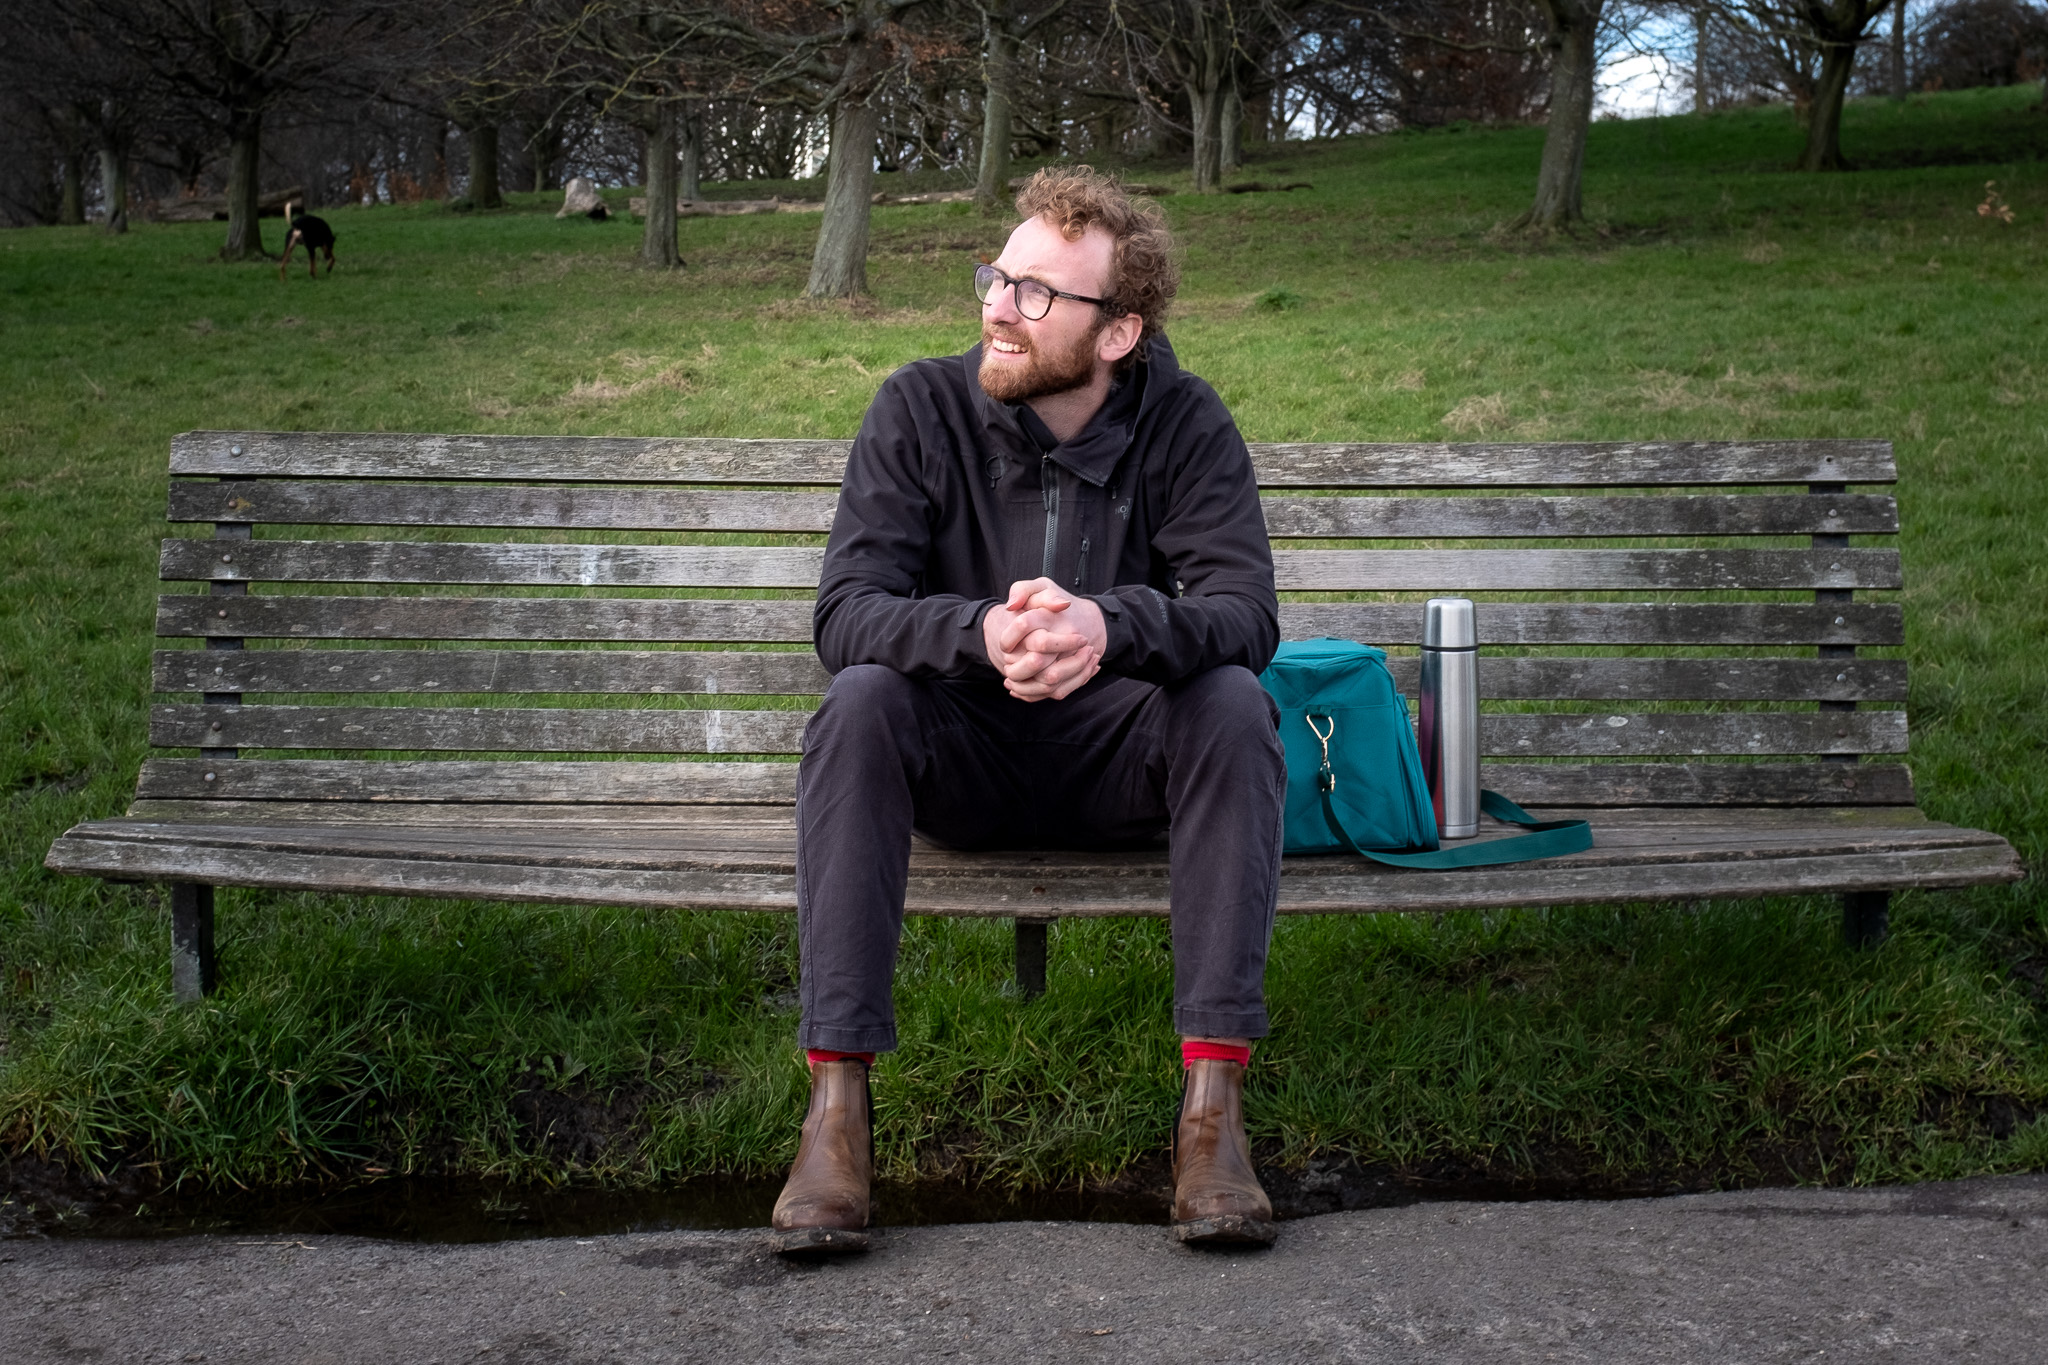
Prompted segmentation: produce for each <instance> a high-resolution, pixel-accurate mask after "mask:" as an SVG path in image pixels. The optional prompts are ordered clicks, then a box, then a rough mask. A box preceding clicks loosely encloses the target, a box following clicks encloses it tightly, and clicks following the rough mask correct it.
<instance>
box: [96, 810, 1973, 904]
mask: <svg viewBox="0 0 2048 1365" xmlns="http://www.w3.org/2000/svg"><path fill="white" fill-rule="evenodd" d="M237 805H238V806H244V807H246V805H247V803H237ZM236 813H237V814H243V815H250V816H253V817H255V818H253V819H252V820H250V821H249V822H248V823H241V824H238V823H235V822H233V821H229V820H222V819H218V818H207V819H203V820H199V821H138V820H133V819H127V820H122V821H118V822H96V827H100V828H105V827H106V826H107V825H108V824H111V825H114V826H116V827H118V830H119V831H120V832H121V833H122V834H125V835H127V836H129V837H131V838H133V839H134V840H135V841H137V842H149V843H155V842H162V841H164V840H166V839H177V840H179V841H181V842H185V843H188V844H191V845H194V846H200V847H213V848H241V849H249V850H263V851H267V852H279V853H288V852H313V853H334V854H340V855H343V856H355V857H384V858H394V859H404V860H411V861H420V862H425V861H443V862H455V863H505V864H517V865H525V866H550V867H581V868H589V869H598V870H602V869H617V868H645V869H657V868H663V869H683V868H693V869H698V870H705V871H712V870H717V871H754V872H792V871H794V870H795V864H796V856H797V834H796V822H795V819H794V814H793V812H791V811H790V810H788V809H787V808H780V809H777V808H770V807H763V806H755V807H748V808H742V809H739V810H734V809H733V808H730V807H670V808H668V811H667V812H666V814H664V815H662V816H660V817H658V818H657V817H654V816H653V814H652V813H650V812H642V813H641V815H642V817H643V818H638V819H624V820H620V821H618V822H617V823H615V824H613V825H610V826H604V825H598V824H594V823H592V822H590V821H588V820H560V819H536V818H534V812H533V811H532V808H522V809H521V810H518V811H514V812H511V813H510V815H509V817H508V818H506V819H503V820H496V819H492V818H489V811H488V810H484V811H478V812H476V813H477V815H478V816H479V817H480V818H476V819H471V820H465V821H448V820H445V819H435V818H431V817H432V816H434V815H435V814H436V812H433V811H426V810H421V809H419V808H411V809H406V810H396V811H394V812H393V814H394V816H397V817H408V816H410V817H413V818H394V819H391V820H388V821H353V820H344V821H335V820H322V819H318V818H315V819H311V820H293V819H265V818H263V813H262V812H260V811H250V810H247V809H242V810H238V811H237V812H236ZM440 813H442V814H445V812H440ZM1741 814H1742V813H1741V812H1727V813H1707V814H1705V815H1704V816H1703V817H1701V818H1699V819H1697V820H1695V821H1692V822H1689V823H1677V822H1672V821H1668V820H1667V821H1656V820H1648V821H1645V820H1638V819H1634V818H1632V817H1633V815H1634V812H1631V811H1616V812H1602V813H1601V815H1600V825H1599V827H1598V828H1597V829H1596V830H1595V831H1594V843H1593V847H1592V848H1591V849H1590V850H1588V851H1584V852H1580V853H1575V854H1572V855H1570V856H1569V857H1568V858H1564V859H1558V860H1555V861H1549V862H1547V863H1546V868H1561V867H1572V866H1577V867H1590V866H1603V865H1613V864H1617V863H1628V864H1635V865H1649V864H1654V863H1658V862H1679V861H1686V862H1715V861H1718V862H1745V861H1751V860H1755V859H1762V858H1773V857H1783V856H1792V857H1812V856H1816V855H1822V854H1847V853H1857V852H1864V851H1869V852H1886V851H1899V850H1904V849H1909V848H1956V847H1968V846H1972V845H1978V844H1983V843H1986V842H1998V840H1996V837H1995V836H1990V835H1986V834H1984V833H1982V832H1981V831H1978V830H1968V829H1958V828H1956V827H1955V826H1952V825H1945V824H1941V823H1939V822H1937V821H1930V820H1927V819H1926V818H1925V817H1921V818H1920V819H1919V820H1917V821H1913V820H1891V821H1865V820H1856V819H1849V820H1841V819H1834V818H1815V817H1814V815H1813V813H1811V812H1793V811H1785V812H1774V813H1772V814H1774V815H1775V816H1776V817H1777V818H1773V819H1766V820H1748V819H1739V818H1729V817H1730V816H1739V815H1741ZM1830 814H1832V813H1830ZM1914 814H1917V812H1914ZM316 815H317V812H316ZM1787 817H1792V818H1787ZM1800 817H1804V818H1800ZM1514 833H1515V831H1514V830H1512V829H1509V828H1506V827H1502V826H1489V827H1488V828H1487V829H1486V830H1484V831H1483V832H1482V833H1481V834H1480V836H1479V839H1478V842H1479V843H1485V842H1486V841H1488V840H1489V839H1498V838H1508V837H1512V836H1513V834H1514ZM1363 861H1364V860H1362V859H1358V858H1355V857H1352V856H1347V855H1338V856H1336V857H1333V858H1317V859H1303V860H1298V861H1297V863H1296V865H1295V868H1294V875H1296V876H1307V877H1315V876H1323V877H1346V876H1351V875H1355V873H1356V872H1357V871H1359V870H1360V869H1359V866H1358V865H1359V864H1360V863H1361V862H1363ZM1283 866H1284V864H1283ZM910 869H911V872H912V875H913V876H916V875H924V876H953V877H966V876H989V877H992V878H997V879H1001V878H1003V877H1005V876H1011V877H1015V876H1019V875H1022V876H1028V877H1032V878H1034V879H1043V880H1048V881H1054V880H1057V881H1062V882H1067V883H1078V882H1088V881H1095V882H1102V883H1111V882H1122V883H1124V884H1126V885H1132V884H1139V883H1143V882H1145V881H1148V880H1149V881H1150V882H1152V883H1153V885H1154V887H1155V888H1156V889H1160V890H1163V883H1164V881H1165V879H1166V878H1167V877H1168V876H1169V875H1170V873H1171V858H1170V855H1169V853H1168V852H1167V851H1166V850H1165V849H1164V848H1163V847H1153V848H1147V849H1140V850H1135V851H1131V852H1127V853H1110V854H1104V853H1078V852H1061V851H1056V850H1047V851H1032V852H1024V853H1020V852H1012V851H1001V850H994V851H976V850H960V849H941V848H937V847H935V846H932V845H929V844H925V843H923V842H921V841H919V842H917V843H915V844H914V845H913V847H912V849H911V852H910ZM1528 870H1530V871H1533V870H1536V869H1528ZM1396 875H1399V874H1396Z"/></svg>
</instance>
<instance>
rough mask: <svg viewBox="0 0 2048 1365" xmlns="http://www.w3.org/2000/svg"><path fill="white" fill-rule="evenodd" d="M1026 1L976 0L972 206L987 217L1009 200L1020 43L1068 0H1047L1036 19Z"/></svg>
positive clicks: (1063, 8)
mask: <svg viewBox="0 0 2048 1365" xmlns="http://www.w3.org/2000/svg"><path fill="white" fill-rule="evenodd" d="M1026 3H1027V0H978V8H979V9H980V11H981V24H982V48H981V87H982V96H981V166H980V173H979V175H978V176H977V178H976V179H975V182H974V202H975V203H976V204H977V205H978V206H979V207H980V209H981V211H982V212H983V213H985V214H989V213H995V212H997V211H998V210H999V209H1000V208H1001V207H1002V205H1003V203H1004V202H1005V201H1006V200H1007V199H1008V197H1009V194H1008V187H1009V183H1010V144H1011V142H1012V141H1013V140H1014V139H1015V129H1014V127H1013V125H1012V121H1011V120H1012V117H1013V109H1014V105H1015V101H1016V97H1017V86H1018V84H1019V82H1020V81H1021V79H1022V75H1023V73H1022V72H1021V71H1020V70H1019V69H1018V65H1017V55H1018V52H1019V50H1020V49H1021V48H1022V46H1023V45H1024V43H1025V42H1026V41H1027V40H1029V39H1030V38H1031V37H1032V36H1033V35H1035V34H1038V33H1040V32H1041V31H1042V30H1043V29H1044V28H1045V27H1046V25H1048V24H1050V23H1052V22H1053V21H1054V20H1055V19H1057V18H1059V16H1060V15H1061V14H1062V13H1063V12H1064V11H1065V10H1066V8H1067V0H1051V3H1049V4H1047V5H1046V6H1045V7H1044V8H1042V9H1040V10H1039V11H1038V13H1037V14H1030V15H1028V14H1026V13H1025V12H1024V11H1025V8H1026Z"/></svg>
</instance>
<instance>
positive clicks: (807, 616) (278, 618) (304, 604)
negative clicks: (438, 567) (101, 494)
mask: <svg viewBox="0 0 2048 1365" xmlns="http://www.w3.org/2000/svg"><path fill="white" fill-rule="evenodd" d="M812 610H813V604H812V603H811V602H810V601H809V600H808V599H805V600H802V601H747V600H739V601H728V600H722V599H700V600H690V601H676V600H673V599H664V598H645V597H639V598H624V597H610V598H562V597H299V596H268V595H265V596H257V597H188V596H167V597H161V598H159V599H157V634H159V635H164V636H180V635H183V636H225V637H236V636H240V637H242V638H245V639H258V640H264V639H272V640H536V641H538V640H562V641H613V642H619V643H649V644H654V643H662V644H666V643H676V642H683V641H695V642H703V643H718V642H725V641H731V642H740V641H749V642H759V643H764V644H782V643H789V644H794V643H799V642H803V641H808V640H809V639H810V638H811V612H812Z"/></svg>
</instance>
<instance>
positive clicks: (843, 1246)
mask: <svg viewBox="0 0 2048 1365" xmlns="http://www.w3.org/2000/svg"><path fill="white" fill-rule="evenodd" d="M768 1245H769V1247H770V1248H771V1249H772V1250H773V1251H774V1252H775V1254H776V1255H777V1256H786V1257H788V1258H789V1259H791V1260H794V1261H822V1260H826V1259H828V1258H830V1257H833V1256H850V1255H852V1254H854V1253H856V1252H861V1251H866V1250H867V1249H868V1235H867V1234H866V1233H865V1232H853V1231H849V1230H848V1229H846V1228H791V1229H789V1230H788V1231H781V1230H778V1231H777V1232H775V1234H774V1235H773V1236H771V1237H770V1238H769V1240H768Z"/></svg>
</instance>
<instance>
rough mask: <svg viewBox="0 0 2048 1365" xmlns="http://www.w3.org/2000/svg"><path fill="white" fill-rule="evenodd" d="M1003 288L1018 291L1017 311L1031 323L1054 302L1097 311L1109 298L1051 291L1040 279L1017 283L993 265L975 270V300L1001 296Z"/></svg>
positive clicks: (1106, 305)
mask: <svg viewBox="0 0 2048 1365" xmlns="http://www.w3.org/2000/svg"><path fill="white" fill-rule="evenodd" d="M1004 285H1009V286H1010V287H1011V288H1013V289H1015V290H1016V291H1017V311H1018V312H1019V313H1022V314H1023V315H1024V316H1025V317H1027V318H1029V319H1031V320H1032V321H1033V322H1036V321H1038V320H1039V319H1040V318H1042V317H1044V316H1045V315H1046V314H1047V313H1049V312H1051V311H1052V301H1053V300H1054V299H1072V300H1073V301H1074V302H1075V303H1092V304H1094V305H1095V306H1096V307H1097V308H1107V307H1109V300H1108V299H1091V298H1089V297H1088V296H1087V295H1086V294H1069V293H1068V292H1067V291H1066V290H1064V289H1055V288H1053V287H1052V286H1051V285H1049V284H1047V283H1046V282H1045V281H1043V280H1020V279H1018V278H1016V277H1015V276H1014V275H1005V274H1004V273H1003V272H1002V271H1000V270H998V269H996V268H995V267H994V266H992V265H978V266H976V267H974V297H976V298H977V299H980V300H981V301H982V302H983V303H987V302H988V301H989V300H990V299H992V298H994V297H995V296H996V295H997V294H1000V293H1002V292H1003V286H1004Z"/></svg>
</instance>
